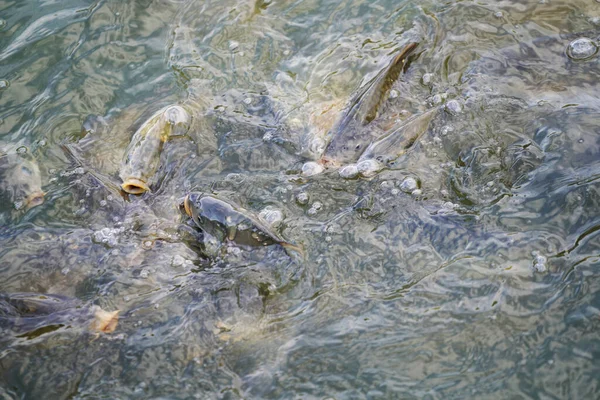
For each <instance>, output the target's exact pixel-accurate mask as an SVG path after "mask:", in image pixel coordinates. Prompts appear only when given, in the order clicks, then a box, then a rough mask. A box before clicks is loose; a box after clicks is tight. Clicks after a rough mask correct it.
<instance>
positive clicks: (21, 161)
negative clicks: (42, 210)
mask: <svg viewBox="0 0 600 400" xmlns="http://www.w3.org/2000/svg"><path fill="white" fill-rule="evenodd" d="M0 201H2V204H7V203H8V204H12V205H13V206H14V207H15V208H16V209H17V210H21V209H24V210H29V209H30V208H32V207H35V206H38V205H40V204H42V203H43V202H44V192H43V191H42V177H41V173H40V168H39V166H38V164H37V162H36V161H35V159H34V158H33V157H32V156H31V155H30V154H29V153H23V154H21V153H16V152H14V153H13V152H11V153H8V154H2V153H1V152H0Z"/></svg>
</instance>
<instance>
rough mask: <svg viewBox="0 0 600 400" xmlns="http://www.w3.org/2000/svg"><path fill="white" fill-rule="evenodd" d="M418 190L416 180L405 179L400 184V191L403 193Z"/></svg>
mask: <svg viewBox="0 0 600 400" xmlns="http://www.w3.org/2000/svg"><path fill="white" fill-rule="evenodd" d="M417 188H418V184H417V180H416V179H415V178H410V177H409V178H406V179H404V180H403V181H402V183H401V184H400V190H402V191H403V192H404V193H412V192H414V191H415V190H416V189H417Z"/></svg>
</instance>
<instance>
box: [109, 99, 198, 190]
mask: <svg viewBox="0 0 600 400" xmlns="http://www.w3.org/2000/svg"><path fill="white" fill-rule="evenodd" d="M190 123H191V117H190V115H189V114H188V112H187V111H186V110H185V109H184V108H183V107H180V106H169V107H167V108H165V109H163V110H160V111H159V112H157V113H156V114H154V115H153V116H152V117H150V119H148V120H147V121H146V122H144V124H143V125H142V126H141V127H140V128H139V129H138V130H137V131H136V132H135V134H134V135H133V137H132V138H131V143H130V144H129V147H128V148H127V152H126V155H125V158H124V160H123V163H122V165H121V170H120V173H119V176H120V177H121V179H122V180H123V184H122V185H121V188H122V189H123V190H124V191H125V192H127V193H130V194H142V193H144V192H147V191H149V190H150V187H149V182H150V179H152V177H153V176H154V174H155V173H156V170H157V169H158V166H159V162H160V154H161V152H162V149H163V146H164V143H165V141H167V140H168V139H169V137H172V136H181V135H185V134H186V133H187V131H188V130H189V128H190Z"/></svg>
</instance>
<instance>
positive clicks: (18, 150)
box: [17, 146, 27, 154]
mask: <svg viewBox="0 0 600 400" xmlns="http://www.w3.org/2000/svg"><path fill="white" fill-rule="evenodd" d="M17 153H19V154H25V153H27V147H25V146H21V147H19V148H18V149H17Z"/></svg>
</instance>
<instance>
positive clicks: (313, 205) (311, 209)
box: [308, 201, 323, 215]
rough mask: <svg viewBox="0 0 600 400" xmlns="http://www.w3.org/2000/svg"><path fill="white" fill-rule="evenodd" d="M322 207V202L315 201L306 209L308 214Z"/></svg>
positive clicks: (314, 212) (314, 213)
mask: <svg viewBox="0 0 600 400" xmlns="http://www.w3.org/2000/svg"><path fill="white" fill-rule="evenodd" d="M322 208H323V203H321V202H320V201H315V202H314V203H313V204H312V205H311V207H310V208H309V210H308V215H316V214H317V213H318V212H319V211H321V209H322Z"/></svg>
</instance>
